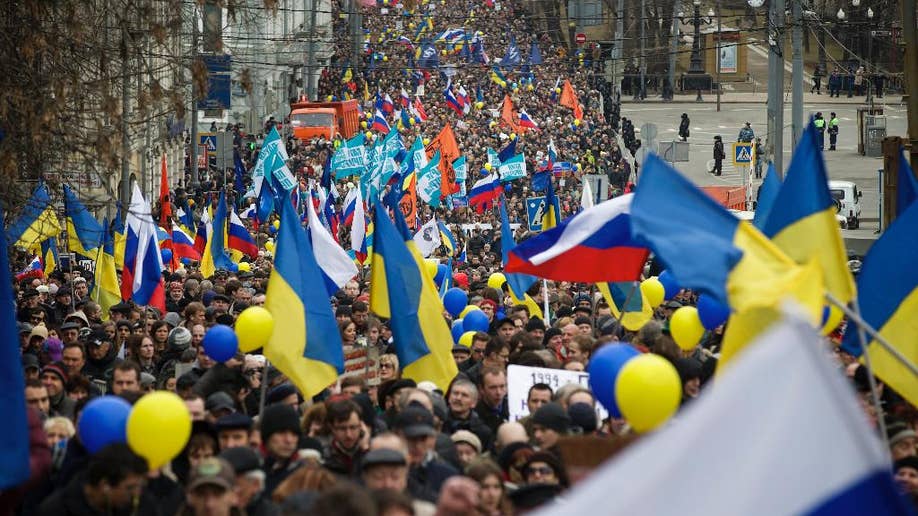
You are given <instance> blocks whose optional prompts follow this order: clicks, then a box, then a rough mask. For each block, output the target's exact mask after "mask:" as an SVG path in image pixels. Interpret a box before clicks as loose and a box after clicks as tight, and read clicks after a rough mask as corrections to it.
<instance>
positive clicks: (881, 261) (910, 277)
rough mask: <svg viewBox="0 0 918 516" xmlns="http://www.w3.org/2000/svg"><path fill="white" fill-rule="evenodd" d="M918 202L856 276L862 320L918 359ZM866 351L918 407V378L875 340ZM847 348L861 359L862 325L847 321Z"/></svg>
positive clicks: (887, 379) (890, 382) (874, 248)
mask: <svg viewBox="0 0 918 516" xmlns="http://www.w3.org/2000/svg"><path fill="white" fill-rule="evenodd" d="M916 263H918V203H912V205H911V206H909V208H908V209H906V210H905V211H904V212H902V213H901V214H900V215H899V216H898V217H897V218H896V220H895V221H893V223H892V224H890V226H889V228H888V229H887V230H886V232H884V233H883V235H882V236H880V238H879V239H878V240H877V241H876V242H874V244H873V245H872V246H871V247H870V251H869V252H868V253H867V256H865V257H864V264H863V266H862V267H861V272H860V274H858V277H857V289H858V292H860V295H859V302H860V306H861V317H863V319H864V320H865V321H866V322H867V323H868V324H870V325H871V326H873V327H874V328H875V329H876V330H877V331H878V332H879V334H880V335H881V336H883V337H884V338H885V340H886V341H887V342H889V343H890V344H892V345H893V346H894V347H895V348H896V349H897V350H898V351H899V353H901V354H902V355H903V356H905V357H907V358H908V359H909V360H912V361H913V362H912V363H914V360H915V357H918V339H916V338H915V336H916V335H918V268H916V267H915V264H916ZM867 339H868V340H867V352H868V353H870V363H871V366H873V370H874V371H875V372H876V374H877V376H879V377H880V379H881V380H883V382H884V383H886V384H887V385H889V386H890V387H892V388H893V390H895V391H896V392H898V393H899V394H900V395H902V397H903V398H905V399H906V400H908V402H909V403H911V404H912V405H918V377H916V376H915V375H913V374H912V373H911V371H909V370H908V369H907V368H906V367H905V366H904V365H902V364H901V363H900V362H899V361H898V360H896V359H895V358H894V357H893V355H891V354H890V353H889V352H888V351H886V349H885V348H883V347H882V346H881V345H880V344H879V343H878V342H877V341H876V340H871V339H870V336H869V335H868V336H867ZM841 347H842V349H843V350H845V351H847V352H848V353H850V354H852V355H854V356H860V355H861V346H860V340H859V339H858V332H857V325H856V324H855V323H854V322H853V321H848V327H847V329H846V330H845V336H844V338H843V339H842V345H841Z"/></svg>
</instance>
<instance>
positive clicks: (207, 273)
mask: <svg viewBox="0 0 918 516" xmlns="http://www.w3.org/2000/svg"><path fill="white" fill-rule="evenodd" d="M226 220H227V210H226V198H225V197H224V193H223V192H220V200H219V201H218V202H217V211H216V212H214V228H213V231H211V232H210V238H208V239H207V245H205V246H204V252H203V253H201V274H202V275H203V276H204V277H205V278H209V277H211V276H213V275H214V272H216V271H217V269H224V270H227V271H229V270H233V266H234V264H233V262H232V260H230V258H229V256H227V255H226V252H225V249H226Z"/></svg>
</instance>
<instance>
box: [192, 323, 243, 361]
mask: <svg viewBox="0 0 918 516" xmlns="http://www.w3.org/2000/svg"><path fill="white" fill-rule="evenodd" d="M201 344H203V345H204V352H205V353H207V356H209V357H210V358H212V359H214V360H216V361H217V362H226V361H227V360H229V359H231V358H233V356H234V355H235V354H236V351H237V350H238V349H239V340H238V339H237V338H236V332H234V331H233V329H232V328H230V327H229V326H226V325H225V324H217V325H215V326H214V327H212V328H211V329H209V330H207V333H205V334H204V341H203V342H201Z"/></svg>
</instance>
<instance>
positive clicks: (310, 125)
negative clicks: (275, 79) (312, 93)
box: [290, 100, 360, 141]
mask: <svg viewBox="0 0 918 516" xmlns="http://www.w3.org/2000/svg"><path fill="white" fill-rule="evenodd" d="M290 127H291V128H292V129H293V136H294V137H295V138H297V139H298V140H301V141H309V140H312V139H313V138H325V139H326V140H331V139H333V138H334V137H335V136H339V135H340V136H341V137H343V138H350V137H352V136H354V135H355V134H357V131H358V130H359V129H360V113H359V112H358V110H357V101H356V100H345V101H344V102H309V101H300V102H294V103H293V104H290Z"/></svg>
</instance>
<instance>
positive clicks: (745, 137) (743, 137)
mask: <svg viewBox="0 0 918 516" xmlns="http://www.w3.org/2000/svg"><path fill="white" fill-rule="evenodd" d="M753 138H755V132H753V131H752V124H751V123H749V122H746V125H744V126H743V128H742V129H740V132H739V135H738V136H737V137H736V141H738V142H744V143H750V142H751V141H752V139H753Z"/></svg>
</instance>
